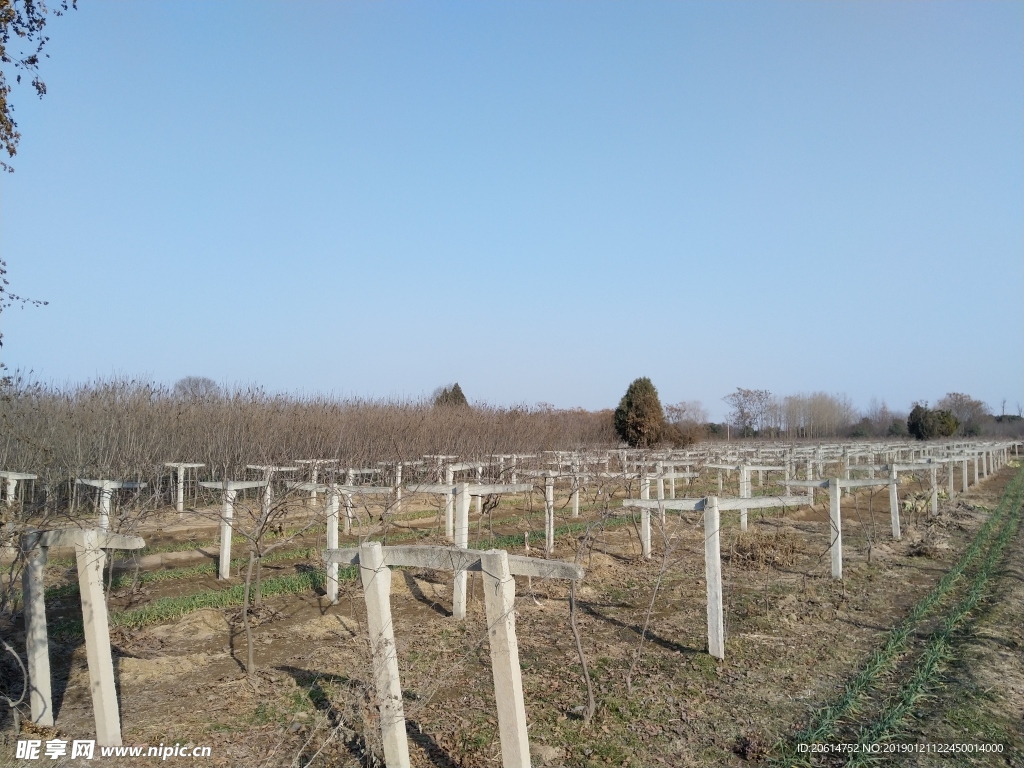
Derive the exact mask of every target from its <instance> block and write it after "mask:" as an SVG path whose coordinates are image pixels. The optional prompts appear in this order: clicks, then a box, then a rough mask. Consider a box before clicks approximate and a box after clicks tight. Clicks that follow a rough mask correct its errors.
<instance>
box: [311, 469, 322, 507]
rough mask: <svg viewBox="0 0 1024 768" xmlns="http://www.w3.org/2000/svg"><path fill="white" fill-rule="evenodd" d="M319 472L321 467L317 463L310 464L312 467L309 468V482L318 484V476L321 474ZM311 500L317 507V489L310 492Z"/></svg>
mask: <svg viewBox="0 0 1024 768" xmlns="http://www.w3.org/2000/svg"><path fill="white" fill-rule="evenodd" d="M319 470H320V467H319V465H318V464H317V463H316V462H315V461H314V462H313V463H312V464H310V467H309V482H311V483H316V478H317V475H319V474H320V471H319ZM309 500H310V501H311V502H313V505H314V506H316V488H313V489H312V490H311V491H310V492H309Z"/></svg>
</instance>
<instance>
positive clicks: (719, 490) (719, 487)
mask: <svg viewBox="0 0 1024 768" xmlns="http://www.w3.org/2000/svg"><path fill="white" fill-rule="evenodd" d="M718 492H719V494H721V493H722V470H718Z"/></svg>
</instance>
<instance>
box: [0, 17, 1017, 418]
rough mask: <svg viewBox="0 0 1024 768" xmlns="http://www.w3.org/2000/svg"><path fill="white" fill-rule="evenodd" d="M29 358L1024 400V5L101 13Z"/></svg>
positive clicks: (610, 393)
mask: <svg viewBox="0 0 1024 768" xmlns="http://www.w3.org/2000/svg"><path fill="white" fill-rule="evenodd" d="M47 29H48V33H49V34H50V36H51V41H50V44H49V48H48V50H49V53H50V56H51V58H50V59H48V60H47V61H46V62H45V63H44V65H43V69H42V75H43V78H44V80H45V81H46V83H47V86H48V88H49V93H48V95H47V96H46V97H45V98H44V99H42V100H36V99H35V98H34V95H33V94H31V93H30V92H29V90H28V89H20V90H17V91H16V92H15V93H14V99H15V106H16V117H17V119H18V121H19V127H20V129H21V131H22V134H23V139H22V142H21V147H20V150H19V153H18V156H17V157H16V158H15V160H14V165H15V167H16V172H15V173H14V174H13V175H5V176H4V177H3V178H2V179H0V256H2V257H3V258H4V259H6V260H7V262H8V267H9V278H10V280H11V287H12V289H13V290H15V291H16V292H19V293H23V294H26V295H29V296H32V297H35V298H41V299H46V300H48V301H49V302H50V303H49V305H48V306H46V307H45V308H41V309H25V310H23V311H22V310H11V311H8V312H6V313H4V315H3V316H2V317H0V324H2V328H3V333H4V348H3V358H4V360H5V362H6V364H7V365H8V366H9V367H11V368H21V369H25V370H31V371H33V372H34V373H35V375H36V376H39V377H41V378H43V379H45V380H52V381H56V382H71V381H81V380H84V379H89V378H92V377H96V376H110V375H132V376H147V377H151V378H153V379H155V380H157V381H163V382H167V383H173V382H174V381H175V380H176V379H178V378H180V377H182V376H186V375H203V376H210V377H212V378H214V379H216V380H218V381H220V382H225V383H240V382H253V383H259V384H262V385H263V386H265V387H266V388H268V389H270V390H280V391H296V392H318V391H327V392H334V393H337V394H339V395H358V396H367V397H385V396H419V395H421V394H425V393H429V392H430V391H432V390H433V389H434V388H435V387H436V386H438V385H440V384H444V383H447V382H451V381H459V382H460V384H461V385H462V387H463V389H464V390H465V392H466V393H467V395H468V396H469V397H470V399H471V400H484V401H487V402H491V403H495V404H512V403H534V402H538V401H543V402H549V403H553V404H555V405H556V406H559V407H575V406H582V407H585V408H602V407H614V406H615V404H616V403H617V401H618V399H619V398H620V397H621V395H622V393H623V392H624V390H625V388H626V386H627V385H628V383H629V382H630V381H631V380H632V379H634V378H636V377H637V376H649V377H651V379H652V380H653V381H654V383H655V385H656V386H657V387H658V389H659V391H660V393H661V396H662V400H663V401H664V402H674V401H677V400H684V399H686V400H690V399H698V400H701V401H703V402H704V403H705V405H706V406H707V407H708V409H709V410H710V411H711V414H712V416H718V415H722V414H724V412H725V410H726V406H725V405H724V404H723V403H722V402H721V398H722V397H723V396H724V395H726V394H728V393H729V392H730V391H732V390H734V389H735V388H736V387H737V386H742V387H750V388H765V389H770V390H771V391H773V392H776V393H778V394H792V393H798V392H811V391H817V390H824V391H828V392H842V393H846V394H848V395H849V396H850V397H852V398H853V400H854V402H855V403H856V404H857V405H859V406H862V407H863V406H866V405H867V404H868V401H869V400H870V398H871V397H877V398H879V399H885V400H886V401H887V402H888V403H889V405H890V406H893V407H900V408H906V407H909V405H910V403H911V402H912V401H913V400H917V399H927V400H931V401H934V400H936V399H938V398H939V397H941V396H942V395H943V394H944V393H946V392H949V391H961V392H967V393H970V394H971V395H973V396H975V397H978V398H981V399H983V400H986V401H987V402H988V403H989V404H990V405H992V406H993V407H994V408H996V410H998V409H999V407H1000V403H1001V400H1002V399H1003V398H1006V399H1007V401H1008V405H1007V410H1015V407H1016V406H1015V404H1016V403H1017V402H1020V404H1021V405H1024V3H1021V2H1013V3H1010V2H1006V3H973V2H972V3H886V2H873V3H838V2H829V3H810V2H803V3H796V2H792V3H760V2H759V3H706V4H705V3H661V2H659V3H644V2H630V3H603V2H592V3H576V2H571V3H570V2H543V3H541V2H516V3H461V2H446V3H437V2H435V3H426V2H407V3H366V2H346V3H328V2H292V3H284V2H248V1H247V2H244V3H243V2H185V3H182V2H145V3H114V2H105V1H100V0H83V2H82V3H80V7H79V9H78V10H77V11H73V12H70V13H68V14H67V15H66V16H64V17H62V18H59V19H54V20H52V21H51V23H50V25H49V26H48V28H47Z"/></svg>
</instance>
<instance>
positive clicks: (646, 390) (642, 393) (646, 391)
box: [615, 376, 665, 448]
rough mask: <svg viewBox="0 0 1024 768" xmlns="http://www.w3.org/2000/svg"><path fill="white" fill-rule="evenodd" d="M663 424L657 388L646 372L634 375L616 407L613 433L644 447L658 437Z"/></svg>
mask: <svg viewBox="0 0 1024 768" xmlns="http://www.w3.org/2000/svg"><path fill="white" fill-rule="evenodd" d="M664 428H665V412H664V411H663V410H662V408H661V401H660V400H659V399H658V390H657V389H655V388H654V384H652V383H651V380H650V379H648V378H647V377H646V376H644V377H643V378H639V379H637V380H636V381H634V382H633V383H632V384H630V385H629V387H628V388H627V389H626V394H624V395H623V396H622V399H621V400H620V401H619V407H618V408H616V409H615V433H616V434H617V435H618V436H619V437H620V438H622V439H623V440H624V441H625V442H627V443H629V445H631V446H633V447H634V448H647V447H649V446H651V445H654V444H655V443H657V442H658V441H659V440H660V439H661V435H662V432H663V430H664Z"/></svg>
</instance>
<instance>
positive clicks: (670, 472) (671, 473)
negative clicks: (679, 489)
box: [668, 464, 676, 499]
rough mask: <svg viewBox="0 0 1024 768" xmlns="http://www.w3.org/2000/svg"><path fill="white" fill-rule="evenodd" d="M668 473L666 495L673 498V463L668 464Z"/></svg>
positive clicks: (674, 495) (674, 472) (674, 477)
mask: <svg viewBox="0 0 1024 768" xmlns="http://www.w3.org/2000/svg"><path fill="white" fill-rule="evenodd" d="M668 473H669V475H670V477H669V479H668V497H669V498H670V499H674V498H675V497H676V468H675V466H674V465H672V464H670V465H669V467H668Z"/></svg>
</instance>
